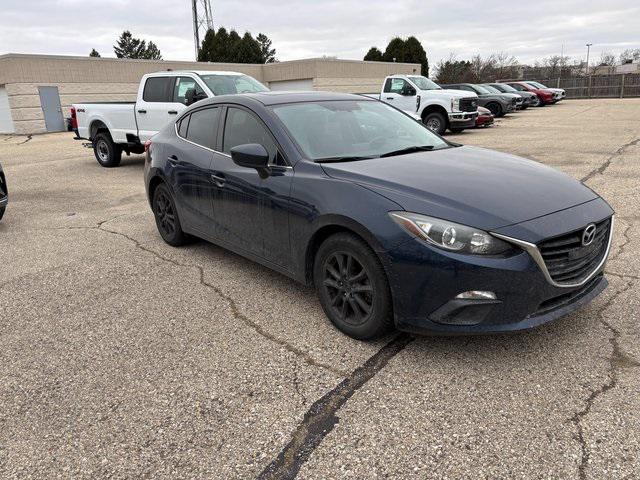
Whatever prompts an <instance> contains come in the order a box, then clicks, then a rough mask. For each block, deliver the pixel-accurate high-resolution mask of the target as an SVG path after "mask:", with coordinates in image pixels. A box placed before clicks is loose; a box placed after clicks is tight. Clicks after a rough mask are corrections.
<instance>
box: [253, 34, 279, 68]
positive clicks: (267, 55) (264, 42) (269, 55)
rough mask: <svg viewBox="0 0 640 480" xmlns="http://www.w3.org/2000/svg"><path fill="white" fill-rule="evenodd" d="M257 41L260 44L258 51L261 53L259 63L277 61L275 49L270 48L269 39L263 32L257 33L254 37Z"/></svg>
mask: <svg viewBox="0 0 640 480" xmlns="http://www.w3.org/2000/svg"><path fill="white" fill-rule="evenodd" d="M256 40H257V42H258V43H259V44H260V52H261V54H262V62H261V63H273V62H277V61H278V60H277V59H276V49H275V48H271V39H270V38H269V37H267V36H266V35H265V34H264V33H259V34H258V36H257V37H256Z"/></svg>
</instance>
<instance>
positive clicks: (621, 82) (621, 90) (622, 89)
mask: <svg viewBox="0 0 640 480" xmlns="http://www.w3.org/2000/svg"><path fill="white" fill-rule="evenodd" d="M620 98H624V73H623V74H622V77H621V78H620Z"/></svg>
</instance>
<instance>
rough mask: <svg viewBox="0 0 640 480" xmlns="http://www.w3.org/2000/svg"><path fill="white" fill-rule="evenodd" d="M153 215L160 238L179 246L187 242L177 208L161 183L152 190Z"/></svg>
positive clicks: (167, 190)
mask: <svg viewBox="0 0 640 480" xmlns="http://www.w3.org/2000/svg"><path fill="white" fill-rule="evenodd" d="M152 207H153V216H154V217H155V219H156V227H158V232H159V233H160V236H161V237H162V239H163V240H164V241H165V242H167V243H168V244H169V245H171V246H174V247H179V246H181V245H184V244H185V243H187V237H186V235H185V233H184V232H183V231H182V225H181V224H180V219H179V218H178V210H177V209H176V203H175V201H174V200H173V195H172V194H171V191H170V190H169V188H168V187H167V186H166V185H165V184H164V183H161V184H160V185H158V186H157V187H156V189H155V191H154V192H153V203H152Z"/></svg>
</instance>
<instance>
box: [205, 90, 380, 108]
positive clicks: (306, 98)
mask: <svg viewBox="0 0 640 480" xmlns="http://www.w3.org/2000/svg"><path fill="white" fill-rule="evenodd" d="M247 100H254V101H257V102H260V103H262V104H263V105H279V104H284V103H302V102H326V101H330V100H360V101H372V102H373V101H375V100H374V99H373V98H370V97H364V96H362V95H356V94H352V93H336V92H316V91H276V92H271V91H269V92H256V93H242V94H236V95H218V96H216V97H212V98H210V99H207V100H202V101H200V102H198V105H203V104H205V103H227V102H231V103H245V102H246V101H247Z"/></svg>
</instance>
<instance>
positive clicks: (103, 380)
mask: <svg viewBox="0 0 640 480" xmlns="http://www.w3.org/2000/svg"><path fill="white" fill-rule="evenodd" d="M639 109H640V99H625V100H617V99H616V100H576V101H565V102H562V103H560V104H558V105H555V106H551V107H544V108H540V109H535V110H527V111H525V112H519V113H516V114H514V115H512V116H510V117H507V118H504V119H499V120H498V121H497V122H496V125H495V127H492V128H490V129H487V130H482V131H471V132H464V133H462V134H458V135H451V136H450V137H449V138H451V139H452V140H454V141H459V142H461V143H467V144H474V145H479V146H483V147H487V148H493V149H497V150H502V151H506V152H510V153H515V154H519V155H523V156H526V157H529V158H533V159H535V160H537V161H540V162H542V163H545V164H548V165H551V166H554V167H556V168H559V169H561V170H563V171H565V172H567V173H569V174H570V175H572V176H574V177H575V178H578V179H584V180H585V181H586V183H587V184H588V185H589V186H590V187H591V188H593V189H594V190H596V191H597V192H598V193H600V194H601V195H603V196H604V197H605V198H606V199H607V200H608V201H609V202H610V203H611V205H612V206H613V207H614V209H615V210H616V214H617V217H616V232H615V236H614V245H613V248H612V252H611V258H610V261H609V262H608V264H607V274H608V278H609V282H610V286H609V288H608V289H607V290H606V291H605V292H604V293H603V294H602V295H601V296H600V297H598V298H597V299H596V300H595V301H594V302H592V303H591V304H590V305H588V306H586V307H585V308H583V309H582V310H580V311H578V312H576V313H574V314H572V315H570V316H569V317H567V318H565V319H562V320H560V321H558V322H555V323H553V324H551V325H547V326H544V327H542V328H540V329H537V330H533V331H531V332H525V333H521V334H517V335H504V336H490V337H470V338H441V337H418V338H413V337H409V336H407V335H403V334H401V335H397V336H395V335H391V336H389V337H388V338H385V339H381V340H379V341H376V342H371V343H363V342H357V341H354V340H351V339H348V338H347V337H345V336H344V335H342V334H340V333H339V332H337V331H336V330H335V329H333V328H332V327H331V326H330V324H329V323H328V321H327V320H326V319H325V317H324V315H323V313H322V310H321V308H320V306H319V305H318V303H317V301H316V298H315V295H314V292H313V291H312V290H311V289H309V288H306V287H302V286H300V285H298V284H296V283H294V282H293V281H291V280H289V279H287V278H285V277H283V276H281V275H279V274H277V273H274V272H271V271H269V270H267V269H265V268H263V267H261V266H259V265H256V264H254V263H252V262H250V261H248V260H245V259H243V258H241V257H239V256H237V255H234V254H232V253H229V252H227V251H225V250H223V249H221V248H218V247H216V246H213V245H210V244H206V243H204V242H197V243H194V244H192V245H189V246H187V247H184V248H180V249H174V248H172V247H169V246H168V245H165V244H164V243H163V242H162V241H161V239H160V237H159V235H158V234H157V232H156V229H155V225H154V222H153V217H152V215H151V212H150V210H149V207H148V204H147V203H146V200H145V195H144V186H143V183H142V167H143V161H142V158H141V157H140V156H132V157H128V158H127V157H125V158H124V159H123V162H122V166H121V167H120V168H118V169H103V168H101V167H100V166H99V165H98V164H97V162H96V161H95V159H94V158H93V155H92V152H91V151H89V150H87V149H84V148H83V147H82V146H81V144H80V142H74V141H73V140H72V138H71V137H72V134H69V133H62V134H51V135H34V136H32V137H31V138H28V137H23V136H5V137H1V136H0V162H1V163H2V165H3V166H4V169H5V173H6V175H7V180H8V184H9V189H10V194H11V197H10V204H9V208H8V210H7V213H6V215H5V217H4V219H3V220H2V221H1V222H0V477H2V478H17V477H20V478H22V477H33V478H51V477H65V478H69V477H73V478H103V477H113V478H129V477H154V478H155V477H158V478H193V477H198V478H202V477H208V478H258V477H259V478H294V477H297V478H305V479H313V478H318V479H321V478H322V479H326V478H378V477H380V478H492V479H494V478H509V479H511V478H576V479H591V478H593V479H600V478H639V477H640V342H639V341H638V340H639V336H640V313H639V312H640V256H639V255H638V253H639V251H640V214H639V213H638V212H639V211H640V193H639V190H638V184H639V180H640V179H639V177H640V165H639V162H640V122H639V121H638V120H637V111H638V110H639Z"/></svg>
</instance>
